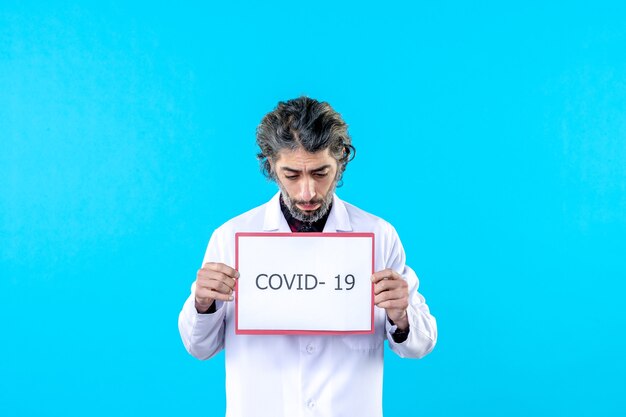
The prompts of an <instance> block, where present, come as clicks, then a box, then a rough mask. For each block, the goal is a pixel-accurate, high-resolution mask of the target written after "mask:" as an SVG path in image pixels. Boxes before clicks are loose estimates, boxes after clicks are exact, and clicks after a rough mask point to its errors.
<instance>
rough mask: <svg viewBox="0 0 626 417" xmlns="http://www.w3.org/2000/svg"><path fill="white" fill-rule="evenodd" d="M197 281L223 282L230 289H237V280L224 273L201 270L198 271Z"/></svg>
mask: <svg viewBox="0 0 626 417" xmlns="http://www.w3.org/2000/svg"><path fill="white" fill-rule="evenodd" d="M196 279H197V280H198V281H199V280H203V281H208V280H214V281H219V282H223V283H224V284H226V285H227V286H229V287H230V288H232V289H235V280H234V279H233V278H231V277H229V276H228V275H226V274H224V273H222V272H217V271H207V270H203V269H200V270H198V275H197V277H196Z"/></svg>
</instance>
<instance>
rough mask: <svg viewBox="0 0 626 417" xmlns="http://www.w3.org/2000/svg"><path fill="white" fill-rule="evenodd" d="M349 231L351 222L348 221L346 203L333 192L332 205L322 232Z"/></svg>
mask: <svg viewBox="0 0 626 417" xmlns="http://www.w3.org/2000/svg"><path fill="white" fill-rule="evenodd" d="M351 231H352V224H351V223H350V217H349V216H348V210H347V209H346V205H345V204H344V202H343V201H341V200H340V199H339V197H337V194H335V195H334V196H333V207H332V208H331V209H330V213H329V214H328V220H326V225H325V226H324V233H332V232H351Z"/></svg>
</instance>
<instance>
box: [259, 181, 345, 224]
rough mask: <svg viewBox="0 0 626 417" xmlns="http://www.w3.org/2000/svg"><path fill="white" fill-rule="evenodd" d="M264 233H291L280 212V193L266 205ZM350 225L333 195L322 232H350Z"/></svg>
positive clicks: (343, 209) (339, 200)
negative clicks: (331, 204)
mask: <svg viewBox="0 0 626 417" xmlns="http://www.w3.org/2000/svg"><path fill="white" fill-rule="evenodd" d="M263 231H265V232H285V233H289V232H291V229H290V228H289V225H288V224H287V220H285V216H283V212H282V211H281V210H280V191H279V192H277V193H276V194H275V195H274V197H272V199H271V200H270V201H269V202H268V203H267V204H266V208H265V220H264V221H263ZM351 231H352V225H351V224H350V217H349V216H348V210H347V209H346V205H345V204H344V202H343V201H341V199H339V197H337V194H334V195H333V206H332V208H331V209H330V213H329V214H328V220H326V225H325V226H324V232H351Z"/></svg>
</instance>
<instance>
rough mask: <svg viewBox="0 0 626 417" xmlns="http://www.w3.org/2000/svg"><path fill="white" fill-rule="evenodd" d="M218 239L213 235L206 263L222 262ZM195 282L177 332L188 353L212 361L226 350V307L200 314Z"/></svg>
mask: <svg viewBox="0 0 626 417" xmlns="http://www.w3.org/2000/svg"><path fill="white" fill-rule="evenodd" d="M220 246H221V245H220V244H218V237H217V236H216V233H213V236H211V240H210V241H209V245H208V247H207V250H206V253H205V256H204V260H203V262H202V265H204V263H205V262H223V260H222V256H221V252H222V251H221V250H220V249H221V248H220ZM195 289H196V283H195V282H194V283H193V284H192V286H191V295H190V296H189V297H188V298H187V301H185V304H184V305H183V308H182V310H181V312H180V314H179V316H178V330H179V332H180V337H181V339H182V341H183V345H184V346H185V349H187V352H189V353H190V354H191V355H192V356H194V357H196V358H198V359H203V360H204V359H209V358H211V357H213V356H214V355H216V354H217V353H218V352H219V351H220V350H222V349H223V348H224V328H225V316H226V306H225V305H224V303H223V302H221V301H215V307H216V311H215V312H214V313H211V314H199V313H198V312H197V310H196V306H195V299H196V295H195Z"/></svg>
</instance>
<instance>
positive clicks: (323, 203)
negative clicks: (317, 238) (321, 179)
mask: <svg viewBox="0 0 626 417" xmlns="http://www.w3.org/2000/svg"><path fill="white" fill-rule="evenodd" d="M276 182H277V183H278V187H279V188H280V192H281V194H282V196H283V202H284V203H285V206H287V209H288V210H289V213H290V214H291V215H292V216H293V218H294V219H296V220H299V221H301V222H307V223H315V222H316V221H318V220H320V219H321V218H322V217H324V216H325V215H326V213H328V210H329V209H330V205H331V204H332V202H333V195H334V194H335V188H336V186H337V181H335V182H334V183H333V185H332V186H331V187H330V189H329V190H328V192H327V193H326V195H325V196H323V197H321V198H314V199H312V200H310V201H304V200H296V199H293V198H291V197H290V196H289V194H288V193H287V190H285V188H284V187H283V185H282V184H281V183H280V181H276ZM296 204H320V206H319V207H318V208H317V209H316V210H315V211H312V212H309V211H302V210H300V209H299V208H298V206H297V205H296Z"/></svg>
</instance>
